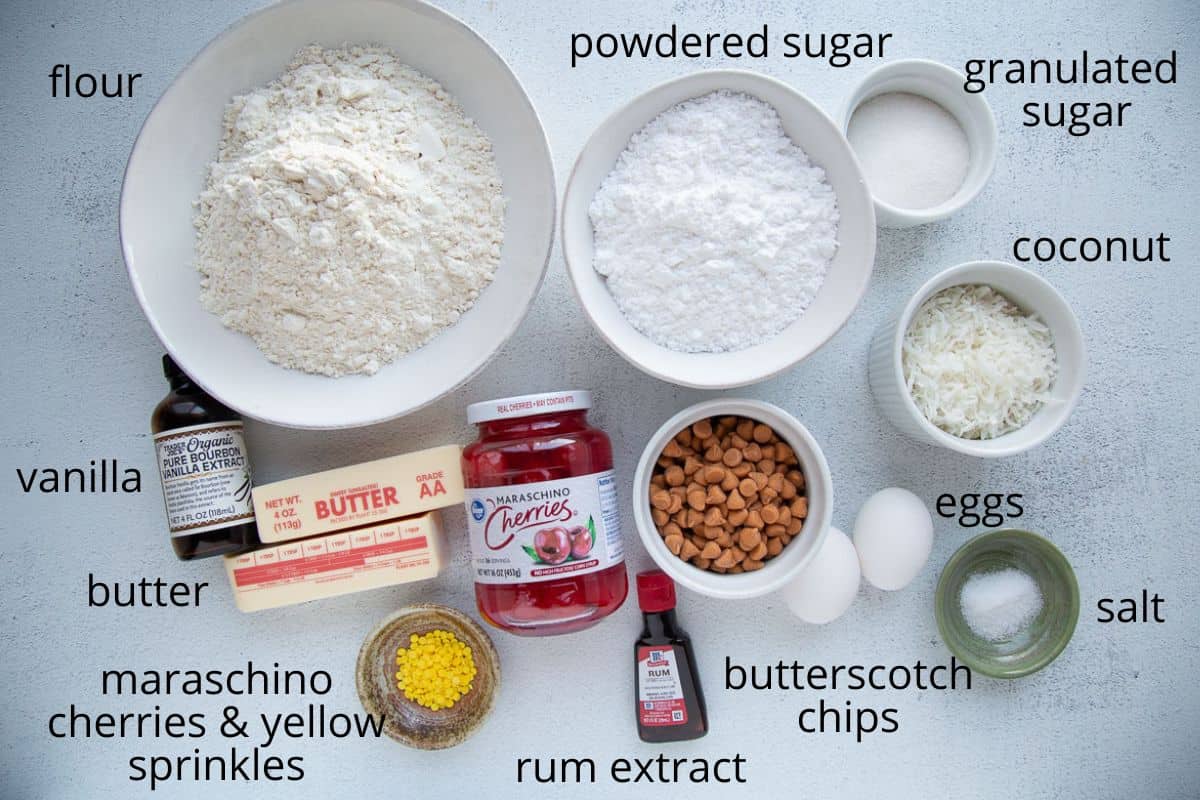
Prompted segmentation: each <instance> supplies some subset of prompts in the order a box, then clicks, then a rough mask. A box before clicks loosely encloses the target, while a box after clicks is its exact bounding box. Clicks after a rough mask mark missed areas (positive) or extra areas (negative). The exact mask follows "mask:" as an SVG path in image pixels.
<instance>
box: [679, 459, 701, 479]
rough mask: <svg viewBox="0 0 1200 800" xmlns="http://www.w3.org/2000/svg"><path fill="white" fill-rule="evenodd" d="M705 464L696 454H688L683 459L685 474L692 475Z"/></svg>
mask: <svg viewBox="0 0 1200 800" xmlns="http://www.w3.org/2000/svg"><path fill="white" fill-rule="evenodd" d="M702 466H704V464H703V463H702V462H701V461H700V459H698V458H696V457H695V456H688V457H687V458H685V459H684V460H683V474H684V475H687V476H689V477H691V476H692V475H695V474H696V470H698V469H700V468H701V467H702Z"/></svg>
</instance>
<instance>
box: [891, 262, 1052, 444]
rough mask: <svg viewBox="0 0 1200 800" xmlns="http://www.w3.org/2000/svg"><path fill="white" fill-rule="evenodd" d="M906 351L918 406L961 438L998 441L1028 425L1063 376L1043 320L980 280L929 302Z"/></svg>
mask: <svg viewBox="0 0 1200 800" xmlns="http://www.w3.org/2000/svg"><path fill="white" fill-rule="evenodd" d="M901 357H902V363H903V367H904V380H905V382H906V383H907V384H908V391H909V394H911V395H912V399H913V402H914V403H916V405H917V408H918V409H919V410H920V412H921V413H922V414H923V415H925V418H926V419H928V420H929V421H930V422H932V423H933V424H934V425H936V426H938V427H939V428H941V429H942V430H944V431H946V432H947V433H949V434H951V435H953V436H958V437H960V438H963V439H994V438H996V437H997V436H1002V435H1004V434H1006V433H1009V432H1010V431H1014V430H1017V429H1018V428H1020V427H1022V426H1023V425H1025V424H1026V423H1027V422H1029V420H1030V419H1031V418H1032V417H1033V415H1034V414H1035V413H1037V411H1038V409H1039V408H1041V407H1042V404H1043V403H1044V402H1045V399H1046V397H1047V393H1048V392H1049V390H1050V387H1051V385H1052V384H1053V383H1054V378H1055V376H1056V375H1057V374H1058V361H1057V357H1056V355H1055V351H1054V338H1053V336H1052V334H1051V333H1050V329H1049V328H1048V327H1046V325H1045V323H1043V322H1042V321H1041V320H1040V319H1038V318H1037V317H1036V316H1033V315H1031V314H1026V313H1025V312H1023V311H1022V310H1021V309H1020V308H1018V307H1017V305H1016V304H1015V303H1013V302H1012V301H1011V300H1009V299H1008V298H1007V297H1005V296H1004V295H1002V294H1000V293H999V292H997V291H996V290H995V289H993V288H992V287H990V286H982V285H969V286H951V287H950V288H948V289H943V290H942V291H941V292H938V293H937V294H936V295H934V296H933V297H931V298H929V299H928V300H926V301H925V302H924V303H923V304H922V305H921V307H920V308H919V309H918V310H917V313H916V315H915V316H914V317H913V320H912V323H911V324H910V325H909V326H908V331H907V332H906V333H905V334H904V344H903V348H902V354H901Z"/></svg>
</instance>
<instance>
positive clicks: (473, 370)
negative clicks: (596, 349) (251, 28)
mask: <svg viewBox="0 0 1200 800" xmlns="http://www.w3.org/2000/svg"><path fill="white" fill-rule="evenodd" d="M376 1H377V2H384V3H386V4H388V5H394V6H398V7H401V8H407V9H411V10H413V11H415V12H416V13H419V14H421V15H425V16H430V17H435V18H440V19H441V20H443V21H445V22H446V23H447V24H449V25H450V26H451V27H452V28H454V29H455V30H456V31H457V32H458V33H460V34H463V35H465V36H466V37H467V38H468V39H470V40H473V41H474V42H475V43H477V44H478V45H480V47H481V48H482V51H483V52H484V53H486V54H487V55H488V56H489V57H490V58H491V59H492V60H493V61H494V63H496V64H497V66H498V67H499V68H500V69H501V70H502V71H503V72H504V73H505V74H506V75H507V76H509V77H510V78H511V81H512V87H511V88H512V89H513V90H514V91H515V92H516V94H517V95H518V96H519V97H520V99H521V100H522V101H523V102H524V104H525V106H526V108H527V109H528V111H529V113H530V115H531V118H532V122H533V124H534V125H535V126H536V128H537V134H538V135H537V136H536V137H535V138H536V141H534V143H533V144H534V146H535V147H538V148H539V149H540V150H541V156H542V159H543V160H544V162H545V164H546V166H547V170H548V187H547V190H546V191H547V192H548V197H549V205H550V217H549V218H550V220H551V223H550V225H549V227H548V230H547V234H548V235H547V236H546V243H545V248H544V253H542V255H541V258H540V263H541V268H540V271H539V273H538V275H537V278H536V280H535V281H534V282H533V285H532V286H531V287H530V291H528V292H527V296H526V297H524V298H523V299H522V302H521V304H520V306H519V307H517V308H515V311H516V313H515V314H514V315H512V316H511V317H510V318H509V319H508V321H507V322H506V323H505V324H504V327H503V328H502V329H495V330H494V332H495V336H493V337H490V338H489V339H488V341H489V342H490V344H489V345H488V349H487V351H486V352H481V353H480V354H478V355H477V357H476V359H475V361H476V363H474V364H473V365H471V367H470V370H469V371H468V372H467V373H466V374H464V375H461V376H459V377H458V378H457V381H456V382H455V383H454V384H453V385H450V386H446V387H444V388H443V389H442V391H441V392H440V393H439V394H437V395H431V396H429V397H426V398H424V399H422V400H420V401H419V402H416V403H412V404H409V405H406V406H404V407H402V408H400V409H399V410H395V411H391V412H388V413H384V414H374V415H371V416H369V417H362V418H350V419H339V420H338V421H336V422H332V423H328V424H324V423H321V422H315V421H312V420H309V419H304V420H298V419H294V418H291V417H290V416H289V415H287V414H282V415H276V414H270V413H264V412H263V411H262V410H260V409H246V408H244V407H242V406H241V404H236V403H229V402H228V401H226V400H225V398H224V397H223V396H222V395H223V394H224V393H223V392H222V391H221V389H220V387H219V386H215V385H213V384H212V383H211V382H210V381H209V380H207V374H206V373H198V372H196V371H193V370H192V369H191V368H190V366H189V361H190V360H189V359H188V357H187V356H185V355H182V354H181V352H180V350H179V348H178V346H177V345H176V343H175V342H174V341H173V340H172V339H171V337H170V336H168V335H167V333H166V331H165V330H164V328H163V326H162V324H161V322H160V319H159V314H157V313H152V312H151V310H150V309H151V306H150V305H149V303H148V298H147V296H146V293H145V290H144V288H143V286H142V284H141V281H140V280H139V278H138V276H137V274H136V272H135V268H134V255H133V252H132V245H131V244H130V242H129V241H128V238H127V232H126V229H125V218H126V214H127V213H130V210H129V208H128V205H127V190H128V188H129V179H130V172H131V168H132V167H133V165H134V163H135V160H136V156H137V155H138V152H139V148H140V147H141V145H142V139H143V136H144V135H145V133H146V130H147V128H148V127H149V125H150V122H151V119H152V118H153V117H154V114H155V112H156V111H157V110H158V108H159V106H160V105H161V104H162V103H163V102H164V100H165V99H166V98H167V97H168V96H170V95H171V94H172V92H173V91H175V90H176V88H177V86H178V85H179V84H180V82H181V81H182V80H183V78H184V76H185V75H186V74H188V73H189V72H190V71H191V70H192V69H193V67H195V65H196V64H197V62H200V61H201V60H202V59H204V57H205V56H206V55H207V54H208V53H209V52H210V51H213V50H214V49H216V48H218V47H220V46H221V45H222V43H223V40H225V39H226V38H227V37H228V36H230V35H231V34H233V33H234V32H236V31H238V30H239V29H241V28H244V27H246V26H248V25H251V24H253V23H254V22H256V21H258V20H259V19H260V18H265V17H267V16H269V15H273V14H276V13H278V12H279V11H280V10H281V9H285V8H286V7H288V6H294V5H303V4H305V3H306V2H308V0H279V1H278V2H274V3H272V4H270V5H267V6H264V7H263V8H260V9H257V10H255V11H252V12H250V13H248V14H246V15H244V16H242V17H240V18H238V19H237V20H235V21H234V22H232V23H231V24H229V25H227V26H226V27H225V28H224V29H223V30H222V31H221V32H220V33H218V34H217V35H216V36H214V37H213V38H212V39H210V40H209V41H208V43H207V44H205V45H204V47H203V48H201V49H200V50H199V51H198V52H197V53H196V54H195V55H194V56H192V58H191V59H190V60H189V61H188V62H187V64H186V65H185V66H184V67H182V68H181V69H180V70H179V72H178V73H176V75H175V77H174V78H173V79H172V80H171V82H170V83H169V84H168V85H167V87H166V88H165V89H164V90H163V92H162V94H161V95H160V96H159V98H158V99H157V100H156V101H155V103H154V105H153V106H152V107H151V109H150V111H149V112H148V113H147V115H146V117H145V119H144V120H143V121H142V124H141V126H140V128H139V129H138V134H137V137H136V138H135V139H134V143H133V147H132V148H131V150H130V155H129V158H128V159H127V161H126V163H125V169H124V171H123V174H122V181H121V193H120V199H119V202H118V207H119V209H120V215H119V216H120V218H119V221H118V237H119V239H120V242H121V253H122V256H123V259H124V262H125V269H126V274H127V275H128V277H129V280H130V283H131V284H132V286H133V291H134V295H135V297H136V298H137V301H138V305H139V306H140V307H141V308H142V310H143V313H144V315H145V317H146V320H147V321H148V322H149V324H150V327H151V328H152V329H153V331H154V333H155V335H156V336H157V337H158V339H159V341H160V342H161V343H162V345H163V346H164V347H165V348H166V350H167V352H168V353H169V354H170V355H171V357H172V358H173V359H174V360H175V362H176V363H177V364H178V365H179V366H180V368H181V369H182V370H183V371H184V372H185V373H186V374H187V375H188V376H189V377H191V378H192V379H193V380H194V381H195V382H196V383H197V384H198V385H199V386H201V388H203V389H204V390H205V391H207V392H208V393H209V394H211V395H212V396H214V397H216V398H217V399H218V400H222V401H223V402H226V403H227V404H228V405H230V406H231V407H233V408H234V409H235V410H237V411H239V412H240V413H242V414H243V415H244V416H248V417H252V418H255V419H260V420H262V421H264V422H268V423H272V424H277V425H283V426H286V427H291V428H299V429H310V430H329V429H337V428H353V427H360V426H365V425H373V424H377V423H381V422H386V421H388V420H390V419H395V418H397V417H400V416H403V415H405V414H409V413H412V412H413V411H417V410H419V409H421V408H424V407H425V406H428V405H430V404H432V403H434V402H436V401H437V400H439V399H440V398H441V397H444V396H445V395H447V394H449V393H451V392H453V391H455V390H456V389H458V388H460V387H462V386H463V385H465V384H466V383H467V382H468V381H470V380H471V379H472V378H473V377H475V376H476V375H477V374H478V373H479V372H480V371H481V370H483V368H484V367H485V366H487V364H488V363H489V362H490V361H491V360H492V359H493V358H494V357H495V356H496V355H497V354H498V353H499V352H500V350H501V349H502V347H503V345H504V343H505V342H507V341H508V339H509V338H511V336H512V335H513V334H514V333H515V332H516V330H517V328H518V327H520V325H521V323H522V322H523V321H524V319H525V317H526V315H527V314H528V312H529V309H530V308H531V307H532V305H533V302H534V301H535V300H536V299H537V295H538V293H539V292H540V290H541V287H542V284H543V283H544V281H545V277H546V271H547V269H548V267H549V264H550V255H551V253H552V251H553V248H554V230H555V225H554V223H553V220H554V219H555V218H556V216H557V213H558V191H557V184H556V180H555V177H554V161H553V157H552V154H551V152H550V145H549V141H548V140H547V138H546V132H545V126H544V124H543V123H542V120H541V117H540V115H539V114H538V112H537V108H536V106H534V105H533V102H532V100H531V99H530V98H529V95H528V93H527V92H526V91H525V87H524V86H523V85H522V84H521V82H520V80H519V79H518V78H517V77H516V73H515V71H514V70H513V69H512V67H511V66H510V65H509V64H508V62H507V61H506V60H505V59H504V57H503V56H501V55H500V52H499V51H498V50H496V48H494V47H492V45H491V44H490V43H489V42H488V41H487V40H486V39H484V37H483V36H482V35H480V34H479V33H478V32H477V31H475V30H474V29H473V28H472V27H471V26H469V25H468V24H467V23H465V22H464V21H462V20H461V19H459V18H458V17H457V16H455V15H453V14H451V13H449V12H448V11H445V10H443V9H441V8H439V7H437V6H434V5H431V4H429V3H427V2H425V0H376ZM431 77H433V78H434V79H435V80H436V79H437V76H436V75H435V76H431ZM439 82H440V81H439ZM213 146H214V152H215V147H216V142H215V141H214V143H213ZM506 194H507V192H506ZM506 233H507V232H506ZM502 266H503V265H501V268H502ZM489 287H490V285H489ZM486 291H487V288H485V289H484V292H486ZM467 313H470V312H467ZM459 324H461V319H460V320H459V321H457V322H455V324H454V325H459ZM454 325H452V326H450V327H449V328H447V329H446V330H450V329H451V328H453V327H454ZM435 341H436V337H435V339H433V340H431V341H430V342H429V343H426V345H424V347H428V346H430V345H431V344H432V343H433V342H435ZM422 349H423V348H422ZM403 358H404V356H401V357H400V358H398V359H397V360H396V361H393V362H391V363H390V364H388V365H385V367H384V368H385V369H387V368H388V367H392V366H394V365H395V364H396V363H398V362H399V361H401V360H402V359H403ZM264 360H265V357H264ZM271 366H275V365H271ZM330 380H338V379H330ZM352 390H353V387H349V386H347V391H352Z"/></svg>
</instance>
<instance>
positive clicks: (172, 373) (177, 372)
mask: <svg viewBox="0 0 1200 800" xmlns="http://www.w3.org/2000/svg"><path fill="white" fill-rule="evenodd" d="M162 364H163V375H166V376H167V378H168V379H170V378H178V377H179V376H181V375H183V370H181V369H180V368H179V365H178V364H176V363H175V359H173V358H171V357H170V356H169V355H166V354H163V358H162Z"/></svg>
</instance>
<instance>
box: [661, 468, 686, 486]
mask: <svg viewBox="0 0 1200 800" xmlns="http://www.w3.org/2000/svg"><path fill="white" fill-rule="evenodd" d="M663 475H664V476H665V477H666V479H667V485H668V486H682V485H683V483H684V481H685V480H687V476H686V475H684V474H683V467H681V466H679V465H678V464H672V465H671V466H669V467H667V471H666V472H664V473H663Z"/></svg>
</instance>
